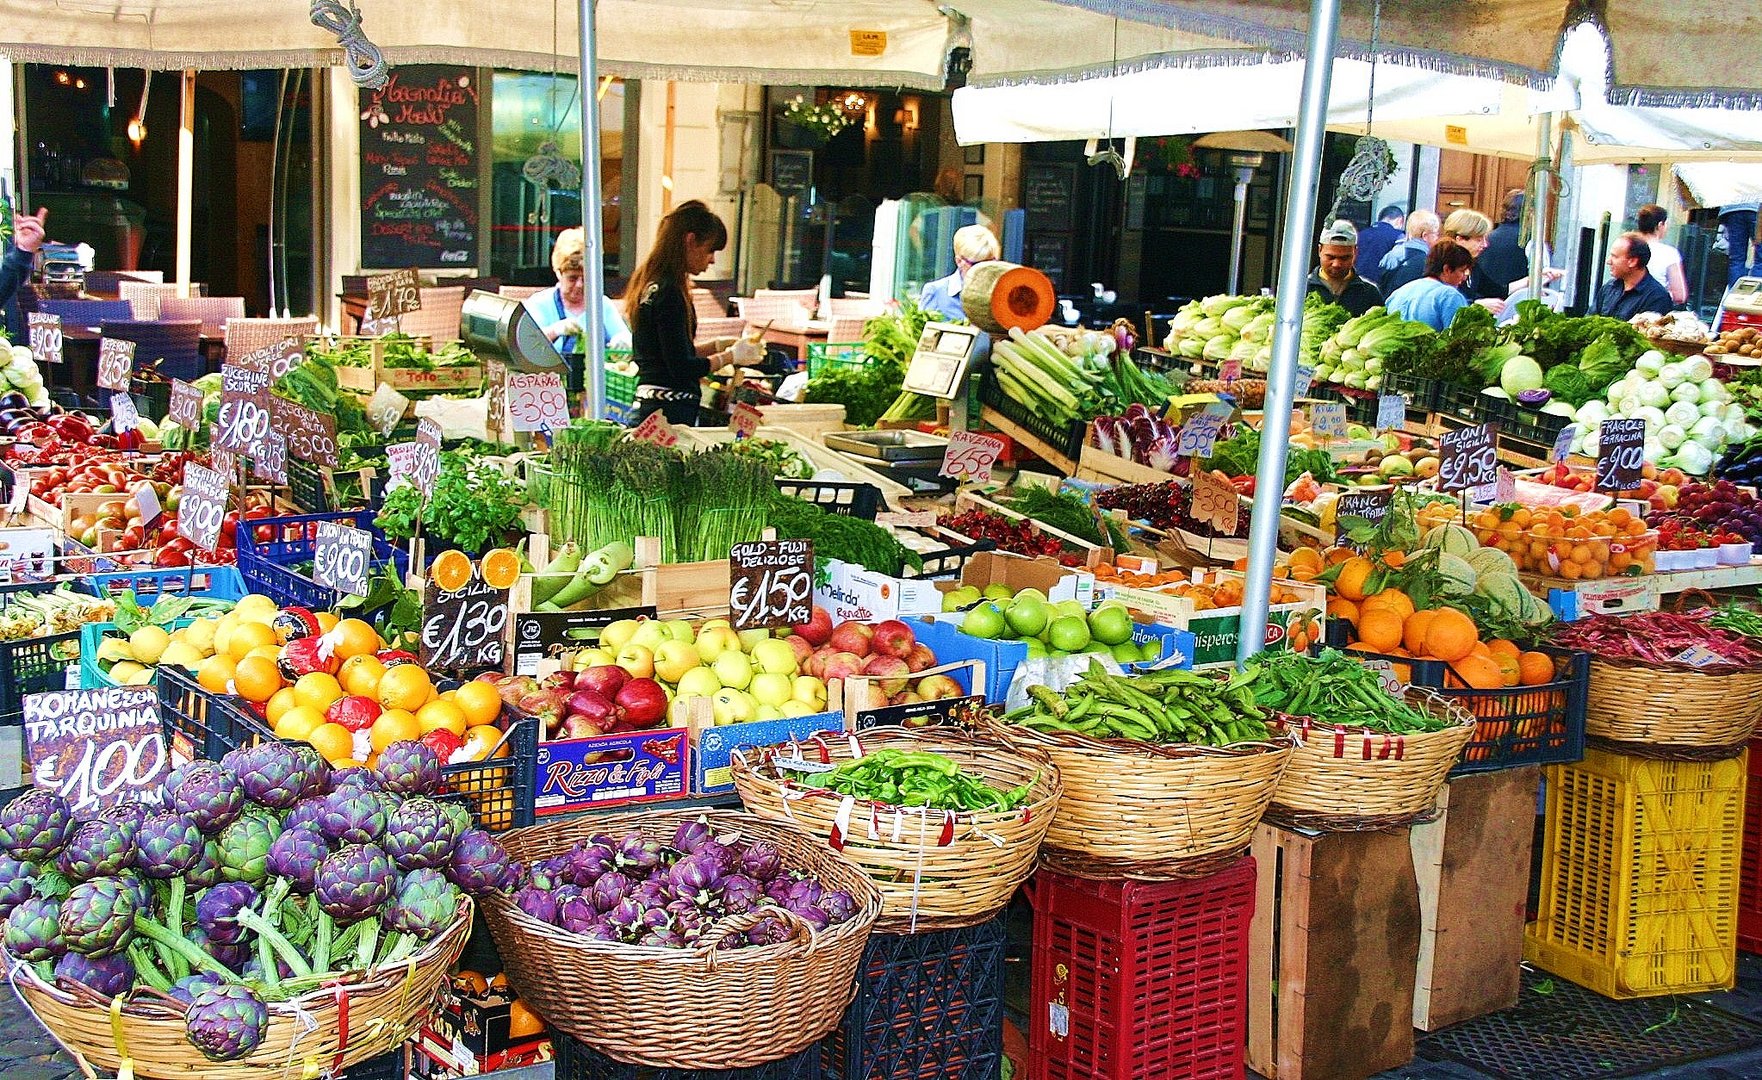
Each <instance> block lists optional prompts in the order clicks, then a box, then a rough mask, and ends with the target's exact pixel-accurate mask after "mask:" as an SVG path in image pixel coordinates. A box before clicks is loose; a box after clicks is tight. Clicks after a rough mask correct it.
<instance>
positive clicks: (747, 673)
mask: <svg viewBox="0 0 1762 1080" xmlns="http://www.w3.org/2000/svg"><path fill="white" fill-rule="evenodd" d="M710 669H711V670H713V671H714V672H715V673H716V678H718V679H720V680H722V685H723V686H726V687H729V688H731V689H734V690H745V689H746V688H747V686H748V685H750V684H751V683H752V681H753V662H752V661H751V660H749V659H747V656H746V654H745V653H743V652H736V651H734V650H733V649H730V650H728V651H727V652H725V653H723V654H722V655H721V656H718V657H716V662H715V663H713V664H711V665H710Z"/></svg>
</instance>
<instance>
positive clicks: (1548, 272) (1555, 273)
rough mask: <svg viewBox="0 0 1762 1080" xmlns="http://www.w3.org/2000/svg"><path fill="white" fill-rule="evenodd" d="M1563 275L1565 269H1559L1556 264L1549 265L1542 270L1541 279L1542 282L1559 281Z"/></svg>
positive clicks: (1564, 274)
mask: <svg viewBox="0 0 1762 1080" xmlns="http://www.w3.org/2000/svg"><path fill="white" fill-rule="evenodd" d="M1565 276H1566V271H1564V270H1562V269H1560V268H1559V267H1558V266H1550V267H1547V268H1546V269H1544V270H1543V271H1542V280H1543V281H1544V282H1549V281H1559V280H1560V279H1561V278H1563V277H1565Z"/></svg>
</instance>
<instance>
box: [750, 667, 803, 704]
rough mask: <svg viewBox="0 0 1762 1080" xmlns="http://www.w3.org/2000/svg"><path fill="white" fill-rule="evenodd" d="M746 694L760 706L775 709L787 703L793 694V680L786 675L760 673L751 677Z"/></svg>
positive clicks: (767, 672) (768, 672)
mask: <svg viewBox="0 0 1762 1080" xmlns="http://www.w3.org/2000/svg"><path fill="white" fill-rule="evenodd" d="M747 692H748V693H749V694H751V695H752V696H753V700H754V701H756V702H758V703H759V704H760V705H770V706H772V707H776V706H779V705H782V704H783V703H784V702H785V701H788V700H789V699H790V695H791V694H793V693H794V692H795V680H794V679H792V678H790V677H789V676H788V675H782V674H777V673H774V672H770V671H761V672H759V673H758V674H757V675H754V676H753V680H752V684H751V685H750V686H748V687H747Z"/></svg>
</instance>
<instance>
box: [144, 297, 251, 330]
mask: <svg viewBox="0 0 1762 1080" xmlns="http://www.w3.org/2000/svg"><path fill="white" fill-rule="evenodd" d="M159 317H160V318H161V319H167V320H171V321H177V322H181V321H183V320H185V319H197V320H200V321H201V323H202V334H203V336H205V337H220V336H221V335H222V334H224V333H226V324H227V322H228V320H231V319H242V318H244V317H245V298H244V297H242V296H191V297H187V298H185V299H182V300H180V299H178V298H177V297H175V296H171V297H167V298H165V299H164V300H161V301H159Z"/></svg>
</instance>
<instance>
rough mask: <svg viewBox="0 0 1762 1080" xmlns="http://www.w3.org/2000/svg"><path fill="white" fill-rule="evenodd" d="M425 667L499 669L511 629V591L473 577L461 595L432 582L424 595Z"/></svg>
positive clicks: (425, 589) (434, 668)
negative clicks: (509, 603) (509, 626)
mask: <svg viewBox="0 0 1762 1080" xmlns="http://www.w3.org/2000/svg"><path fill="white" fill-rule="evenodd" d="M422 611H423V614H422V666H423V667H425V668H428V669H429V670H431V671H432V670H436V669H440V670H447V671H457V670H460V669H463V668H499V667H501V666H502V656H503V652H504V647H505V646H504V642H503V631H504V630H506V629H507V628H508V590H507V589H494V588H491V587H490V586H489V585H487V584H485V583H484V582H482V581H481V580H479V579H477V578H472V579H471V580H470V581H469V582H467V583H466V584H465V587H464V588H463V589H460V590H459V591H458V592H447V591H445V590H443V589H440V588H437V587H436V586H435V585H434V583H433V582H430V583H429V584H428V585H427V586H426V587H425V588H424V590H423V595H422Z"/></svg>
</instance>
